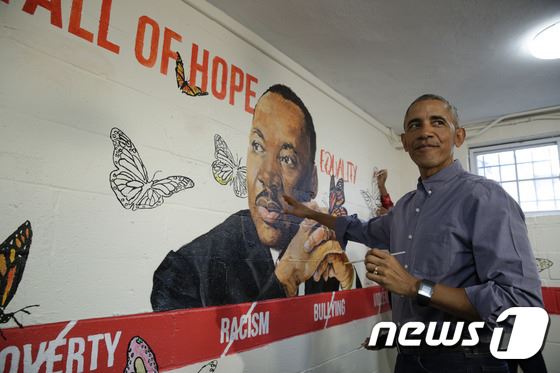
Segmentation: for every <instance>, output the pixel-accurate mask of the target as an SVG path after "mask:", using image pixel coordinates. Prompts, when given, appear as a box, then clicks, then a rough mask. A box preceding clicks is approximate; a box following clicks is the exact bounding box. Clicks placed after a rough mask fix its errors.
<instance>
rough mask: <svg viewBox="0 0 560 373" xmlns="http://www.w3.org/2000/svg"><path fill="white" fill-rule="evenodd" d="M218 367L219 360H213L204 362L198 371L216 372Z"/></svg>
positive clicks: (203, 372) (204, 372)
mask: <svg viewBox="0 0 560 373" xmlns="http://www.w3.org/2000/svg"><path fill="white" fill-rule="evenodd" d="M217 367H218V360H212V361H211V362H209V363H207V364H204V365H203V366H202V367H201V368H200V369H199V370H198V372H197V373H214V372H215V371H216V368H217Z"/></svg>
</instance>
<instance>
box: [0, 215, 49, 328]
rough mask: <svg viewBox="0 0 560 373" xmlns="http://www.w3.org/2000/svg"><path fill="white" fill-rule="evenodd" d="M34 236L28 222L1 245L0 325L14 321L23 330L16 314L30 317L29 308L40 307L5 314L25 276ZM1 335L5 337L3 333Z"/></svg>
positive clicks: (25, 308)
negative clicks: (24, 272) (24, 314)
mask: <svg viewBox="0 0 560 373" xmlns="http://www.w3.org/2000/svg"><path fill="white" fill-rule="evenodd" d="M32 236H33V231H32V230H31V223H30V222H29V221H26V222H25V223H23V224H22V225H20V227H19V228H18V229H17V230H16V231H15V232H14V233H12V234H11V235H10V237H8V238H7V239H6V241H4V242H3V243H2V245H0V324H4V323H7V322H8V321H10V320H14V321H15V323H16V324H17V325H18V326H19V327H20V328H23V325H22V324H21V323H20V322H19V321H18V320H17V319H16V317H15V315H16V313H18V312H24V313H26V314H28V315H29V314H30V313H29V311H27V308H29V307H38V306H39V305H38V304H35V305H32V306H27V307H23V308H21V309H19V310H17V311H14V312H9V313H6V312H4V311H5V309H6V306H7V305H8V304H9V303H10V301H11V300H12V298H13V297H14V295H15V294H16V290H17V288H18V285H19V283H20V281H21V277H22V276H23V270H24V269H25V262H26V261H27V256H28V255H29V248H30V247H31V237H32ZM0 335H2V337H4V335H3V334H2V332H1V331H0Z"/></svg>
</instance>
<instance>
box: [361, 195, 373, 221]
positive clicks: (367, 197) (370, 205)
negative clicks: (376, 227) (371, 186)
mask: <svg viewBox="0 0 560 373" xmlns="http://www.w3.org/2000/svg"><path fill="white" fill-rule="evenodd" d="M360 193H361V194H362V197H363V198H364V201H365V202H366V206H367V207H368V209H369V214H370V216H371V217H375V216H376V212H375V210H376V208H375V202H374V199H373V196H372V195H371V193H370V192H369V191H367V190H363V189H362V190H360Z"/></svg>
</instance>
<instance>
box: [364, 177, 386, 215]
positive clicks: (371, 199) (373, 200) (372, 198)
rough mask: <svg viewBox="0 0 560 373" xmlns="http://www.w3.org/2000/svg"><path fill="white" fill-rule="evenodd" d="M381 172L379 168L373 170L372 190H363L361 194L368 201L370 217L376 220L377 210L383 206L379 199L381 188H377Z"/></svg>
mask: <svg viewBox="0 0 560 373" xmlns="http://www.w3.org/2000/svg"><path fill="white" fill-rule="evenodd" d="M378 172H379V170H378V169H377V167H374V168H373V173H372V175H371V190H364V189H361V190H360V193H361V194H362V197H363V198H364V201H366V206H367V207H368V209H369V217H370V218H374V217H376V216H377V209H379V207H380V206H381V201H380V199H379V188H378V187H377V173H378Z"/></svg>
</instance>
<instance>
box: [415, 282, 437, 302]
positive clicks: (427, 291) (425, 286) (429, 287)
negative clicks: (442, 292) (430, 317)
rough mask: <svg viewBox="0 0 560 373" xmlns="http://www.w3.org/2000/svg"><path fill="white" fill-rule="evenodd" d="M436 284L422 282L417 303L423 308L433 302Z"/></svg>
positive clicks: (417, 295) (417, 293)
mask: <svg viewBox="0 0 560 373" xmlns="http://www.w3.org/2000/svg"><path fill="white" fill-rule="evenodd" d="M434 286H436V284H435V282H433V281H430V280H425V279H424V280H421V281H420V286H419V287H418V291H417V292H416V301H417V302H418V304H419V305H421V306H427V305H428V304H430V301H431V300H432V294H433V293H434Z"/></svg>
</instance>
